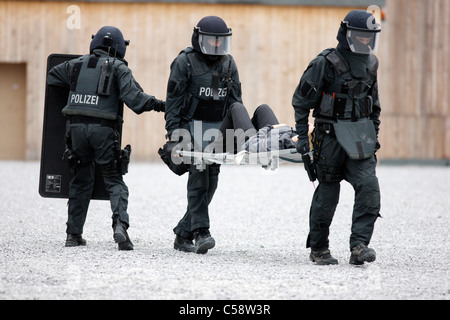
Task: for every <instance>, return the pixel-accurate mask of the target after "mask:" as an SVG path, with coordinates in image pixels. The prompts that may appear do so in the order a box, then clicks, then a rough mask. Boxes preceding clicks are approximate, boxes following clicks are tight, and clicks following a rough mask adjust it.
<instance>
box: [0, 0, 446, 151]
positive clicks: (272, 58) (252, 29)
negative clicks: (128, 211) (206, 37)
mask: <svg viewBox="0 0 450 320" xmlns="http://www.w3.org/2000/svg"><path fill="white" fill-rule="evenodd" d="M69 5H76V6H78V7H79V8H80V28H79V29H72V30H71V29H69V28H68V27H67V25H66V22H67V20H68V18H69V17H70V16H71V13H70V12H69V13H68V12H67V9H68V7H69ZM351 9H352V8H336V7H328V8H325V7H297V6H260V5H237V4H234V5H223V4H222V5H208V4H174V3H166V4H162V3H132V4H124V3H86V2H76V1H74V2H70V3H67V2H66V3H64V2H46V3H43V2H34V1H19V2H16V1H0V21H1V22H2V28H0V46H1V50H0V62H26V63H27V107H26V110H27V114H26V129H27V131H26V141H27V147H26V159H30V160H32V159H39V157H40V146H41V132H42V116H43V115H42V113H43V104H44V93H45V71H46V59H47V56H48V55H49V54H51V53H55V52H58V53H78V54H84V53H86V52H87V51H88V48H89V43H90V40H91V38H90V35H91V34H92V33H95V32H96V31H97V30H98V29H99V28H100V27H101V26H103V25H115V26H117V27H119V28H120V29H121V30H122V32H123V33H124V36H125V38H126V39H130V40H131V45H130V47H128V50H127V54H126V59H127V60H128V62H129V66H130V68H131V69H132V70H133V73H134V75H135V77H136V79H137V80H138V81H139V83H140V84H141V85H142V87H143V88H144V89H145V91H146V92H148V93H150V94H153V95H155V96H156V97H158V98H160V99H165V92H166V85H167V79H168V75H169V66H170V63H171V62H172V60H173V59H174V58H175V57H176V55H177V54H178V52H179V51H180V50H182V49H184V48H185V47H187V46H189V45H190V39H191V34H192V28H193V26H194V25H196V23H197V22H198V21H199V20H200V19H201V18H202V17H204V16H206V15H218V16H221V17H222V18H224V20H225V21H226V22H227V24H228V25H229V26H230V27H231V28H232V29H233V43H232V55H233V56H234V58H235V60H236V62H237V64H238V67H239V72H240V77H241V82H242V89H243V98H244V103H245V104H246V106H247V108H248V109H249V111H250V112H252V111H253V110H254V109H255V108H256V107H257V106H258V105H259V104H261V103H268V104H270V105H271V106H273V107H274V109H275V113H276V114H277V116H278V117H279V120H280V121H282V122H286V123H289V124H292V125H293V124H294V118H293V109H292V106H291V99H292V94H293V92H294V90H295V88H296V86H297V83H298V81H299V79H300V76H301V75H302V73H303V71H304V70H305V68H306V66H307V64H308V62H309V61H310V60H311V59H313V58H314V57H315V56H316V55H317V54H318V53H319V52H320V51H321V50H322V49H324V48H326V47H333V46H335V45H336V40H335V37H336V32H337V28H338V26H339V22H340V21H341V20H342V18H343V17H344V16H345V15H346V13H347V12H348V11H349V10H351ZM405 10H407V15H405V14H404V12H405ZM385 11H386V16H387V20H386V23H385V24H384V25H383V35H382V38H381V40H382V43H381V46H380V49H381V50H380V51H381V52H380V53H379V55H378V56H379V58H380V71H379V75H380V91H381V95H382V98H381V99H382V101H381V102H382V107H383V112H382V122H383V123H382V131H381V137H380V140H381V143H382V146H383V149H382V150H380V153H379V154H380V157H383V158H450V147H449V141H450V120H449V115H450V110H448V109H449V108H448V93H447V89H448V87H449V86H448V73H449V64H448V56H449V53H450V51H449V47H448V41H447V43H445V41H442V38H443V37H445V35H444V31H443V30H442V29H441V28H442V27H443V28H444V29H445V28H446V29H447V31H448V29H449V28H448V21H446V19H445V17H446V16H449V14H450V12H449V5H448V1H446V0H429V1H424V0H417V1H406V0H388V1H387V7H386V8H385ZM399 17H400V18H399ZM419 21H423V23H422V22H419ZM394 30H395V31H394ZM448 34H449V33H448V32H446V37H447V39H448ZM400 83H403V85H401V84H400ZM438 96H439V97H438ZM445 97H446V98H447V99H444V98H445ZM0 130H1V129H0ZM164 134H165V130H164V117H163V114H161V113H154V112H150V113H145V114H143V115H140V116H137V115H135V114H134V113H132V112H131V111H129V110H128V111H126V113H125V126H124V137H123V142H124V144H126V143H130V144H131V145H132V146H133V160H156V159H158V155H157V152H156V151H157V149H158V147H159V146H161V145H162V144H163V143H164ZM2 135H3V133H2ZM411 137H414V139H411ZM443 146H445V147H443Z"/></svg>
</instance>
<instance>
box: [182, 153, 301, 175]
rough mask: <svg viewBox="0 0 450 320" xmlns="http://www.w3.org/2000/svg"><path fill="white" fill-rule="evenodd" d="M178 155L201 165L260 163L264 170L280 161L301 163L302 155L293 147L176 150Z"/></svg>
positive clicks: (274, 167)
mask: <svg viewBox="0 0 450 320" xmlns="http://www.w3.org/2000/svg"><path fill="white" fill-rule="evenodd" d="M177 153H178V154H179V155H180V157H183V159H184V161H186V159H188V160H191V162H190V163H193V164H196V165H199V166H203V165H204V164H213V163H217V164H223V165H261V166H262V167H263V168H264V169H266V170H269V169H270V170H276V169H278V167H279V165H280V163H283V162H291V163H302V162H303V161H302V156H301V155H300V154H299V153H298V152H297V150H296V149H295V148H292V149H284V150H276V151H269V152H258V153H255V152H248V151H245V150H243V151H240V152H238V153H236V154H232V153H211V152H199V151H186V150H180V151H177Z"/></svg>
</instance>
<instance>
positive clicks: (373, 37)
mask: <svg viewBox="0 0 450 320" xmlns="http://www.w3.org/2000/svg"><path fill="white" fill-rule="evenodd" d="M379 36H380V29H374V30H361V29H351V28H348V29H347V34H346V38H347V42H348V46H349V47H350V50H352V51H353V52H355V53H362V54H369V53H372V54H374V53H377V51H378V38H379Z"/></svg>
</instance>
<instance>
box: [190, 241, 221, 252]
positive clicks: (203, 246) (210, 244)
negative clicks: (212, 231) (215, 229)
mask: <svg viewBox="0 0 450 320" xmlns="http://www.w3.org/2000/svg"><path fill="white" fill-rule="evenodd" d="M215 245H216V241H215V240H214V239H213V238H210V239H208V240H206V241H204V242H202V243H200V244H199V245H198V246H195V253H198V254H205V253H207V252H208V250H209V249H212V248H214V247H215Z"/></svg>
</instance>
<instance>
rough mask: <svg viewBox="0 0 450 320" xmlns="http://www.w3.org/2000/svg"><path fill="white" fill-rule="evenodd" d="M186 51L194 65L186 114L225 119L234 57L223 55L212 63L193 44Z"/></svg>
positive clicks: (191, 117) (195, 116)
mask: <svg viewBox="0 0 450 320" xmlns="http://www.w3.org/2000/svg"><path fill="white" fill-rule="evenodd" d="M182 52H185V53H186V56H187V58H188V61H189V64H190V66H191V74H190V77H189V79H188V87H187V95H186V101H185V104H184V112H183V113H184V114H183V118H184V119H185V120H188V121H190V120H201V121H208V122H219V121H222V120H223V117H224V115H225V110H226V108H227V104H228V93H229V91H230V90H231V85H232V80H231V62H232V59H231V57H229V56H228V55H225V56H220V57H219V58H218V59H217V61H216V62H214V63H212V64H211V65H210V64H208V63H207V62H206V61H205V60H204V59H202V58H201V57H199V53H197V52H196V51H195V50H193V49H192V48H188V49H185V50H183V51H182Z"/></svg>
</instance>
